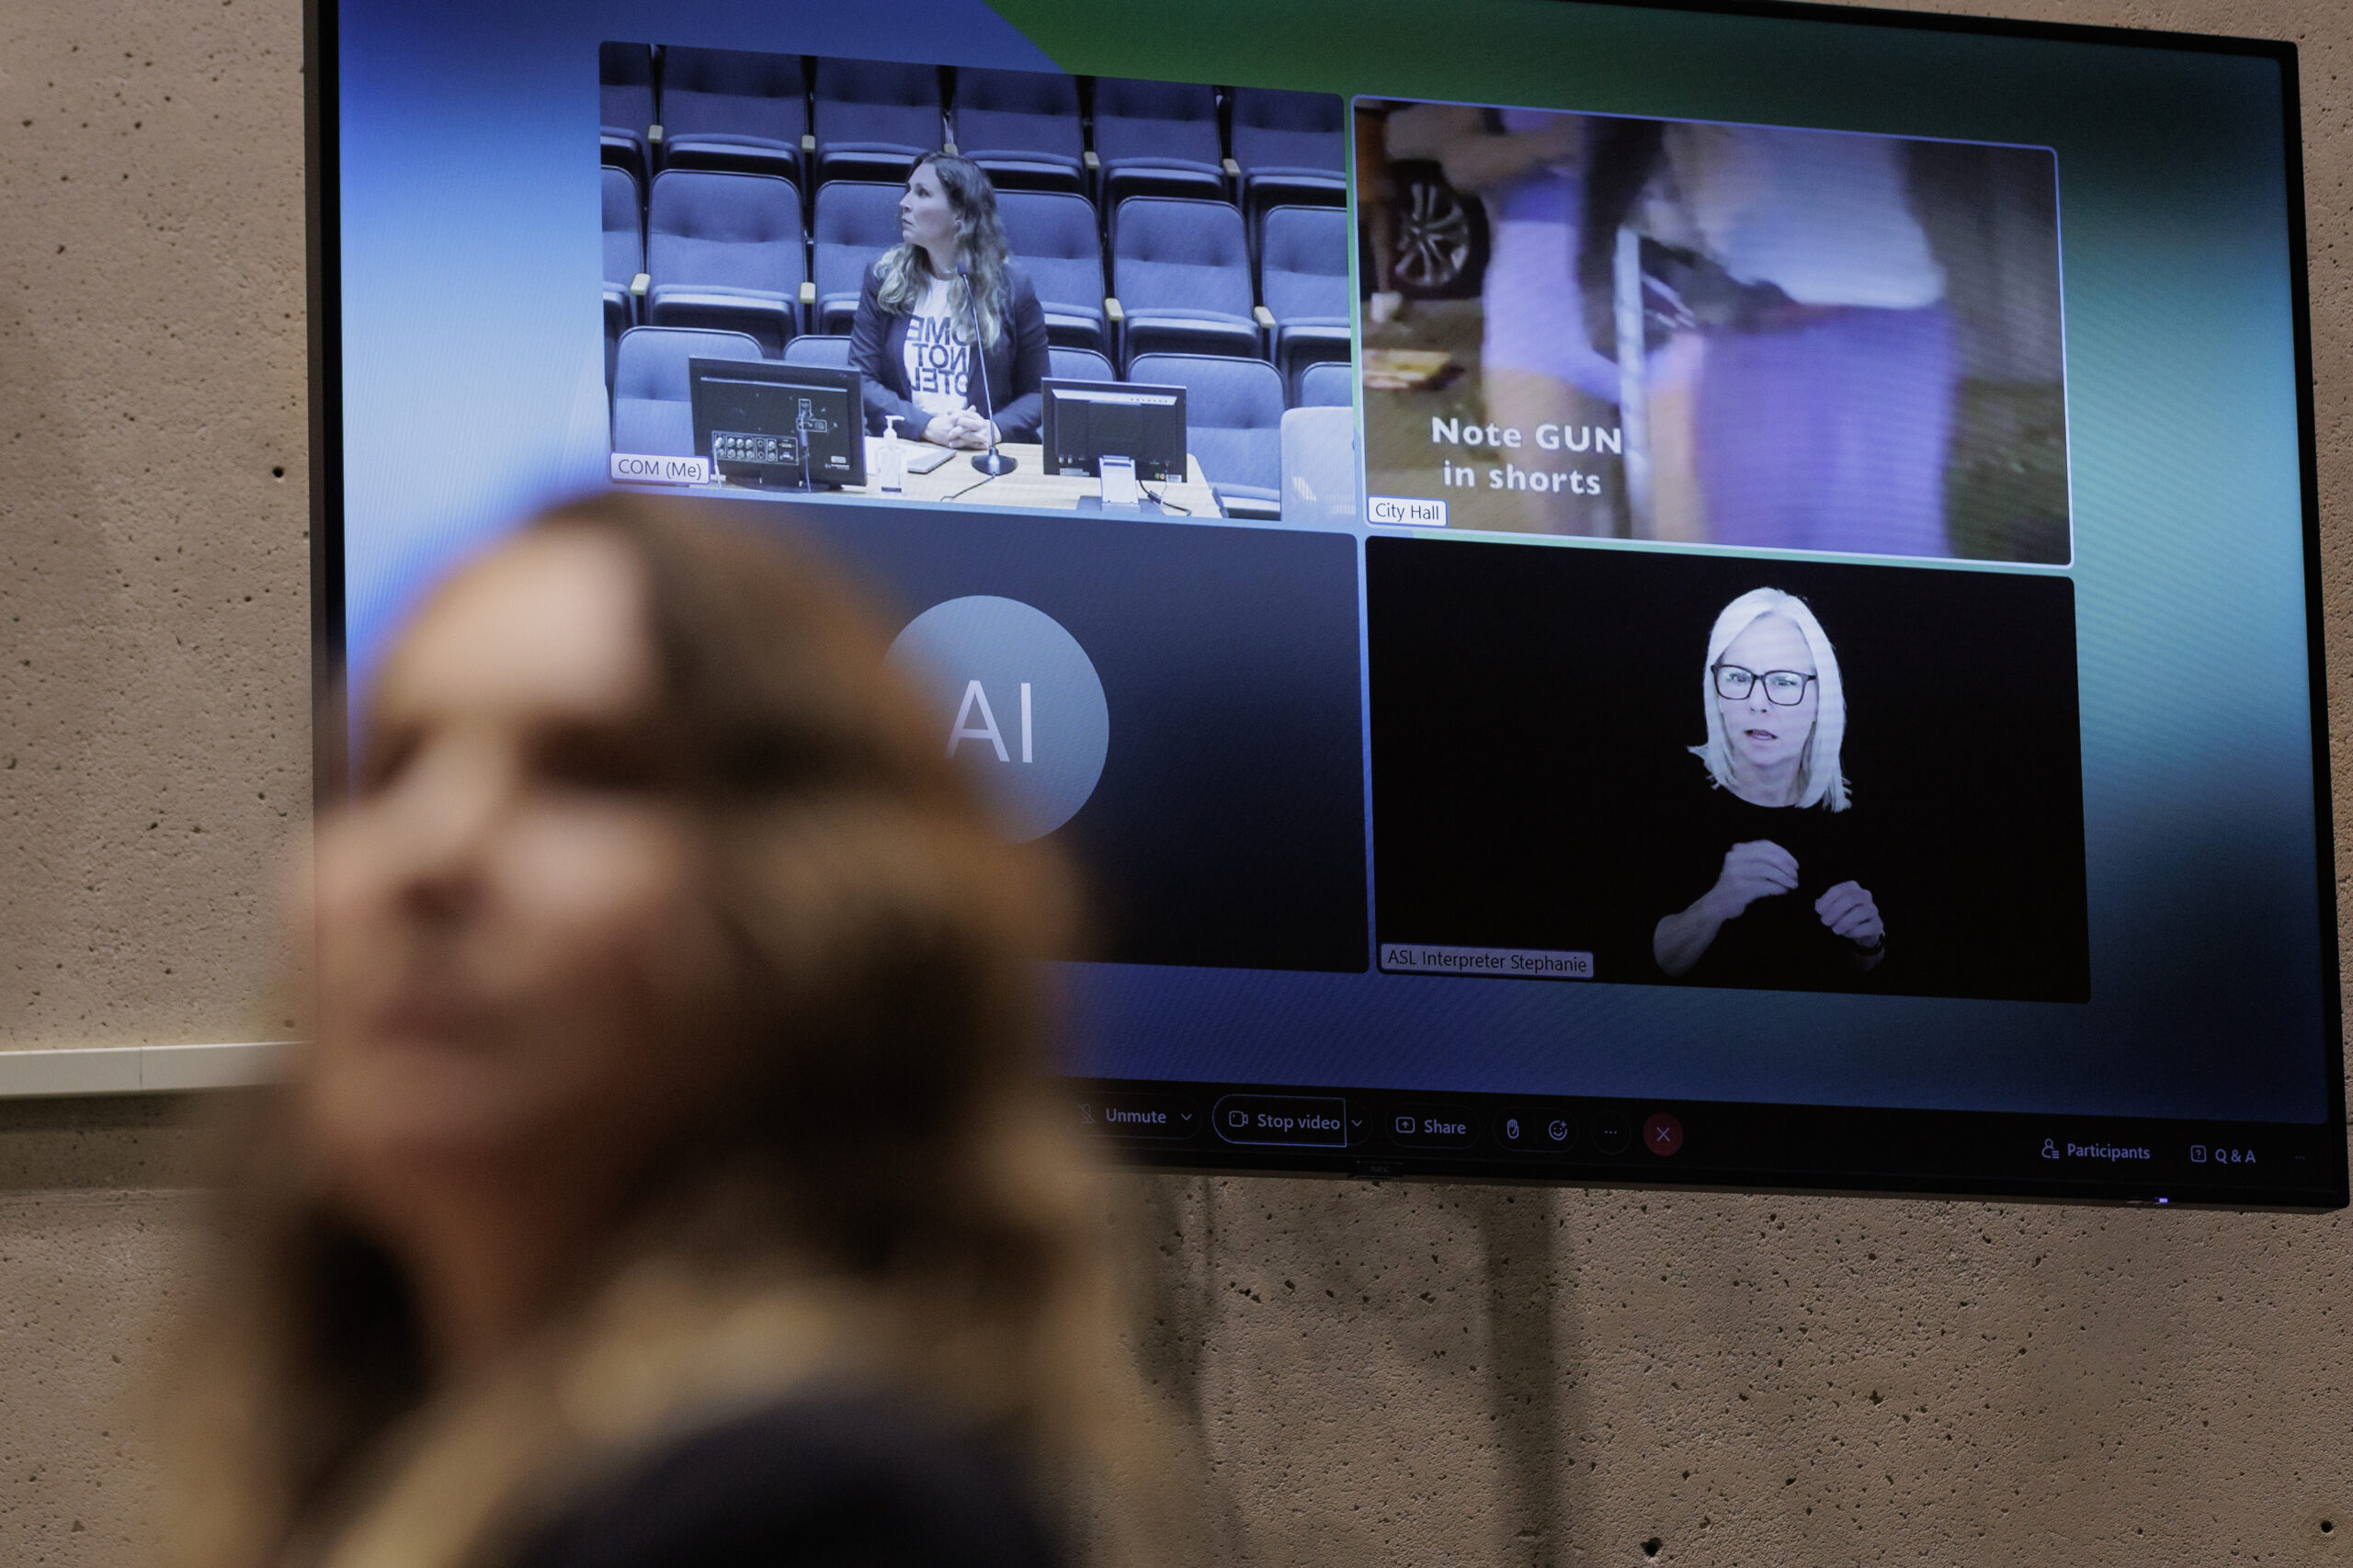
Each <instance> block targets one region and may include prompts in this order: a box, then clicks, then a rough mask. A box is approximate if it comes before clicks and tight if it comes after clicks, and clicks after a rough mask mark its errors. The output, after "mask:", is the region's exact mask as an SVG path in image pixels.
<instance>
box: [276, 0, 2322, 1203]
mask: <svg viewBox="0 0 2353 1568" xmlns="http://www.w3.org/2000/svg"><path fill="white" fill-rule="evenodd" d="M1557 3H1560V4H1570V5H1574V4H1583V3H1586V0H1557ZM1618 3H1619V4H1620V5H1623V4H1626V3H1628V0H1618ZM1634 3H1637V4H1641V5H1643V6H1645V8H1649V9H1654V10H1665V11H1688V12H1697V13H1705V14H1714V15H1724V16H1739V17H1756V18H1760V19H1780V20H1788V21H1792V22H1804V23H1810V24H1817V25H1819V24H1824V23H1829V24H1836V25H1839V26H1847V27H1859V28H1914V29H1921V30H1927V31H1934V32H1948V33H1957V34H1973V35H1980V36H1998V37H2006V38H2019V39H2030V40H2044V41H2049V42H2053V43H2076V44H2113V45H2120V46H2125V47H2130V48H2135V49H2160V50H2180V51H2188V52H2194V53H2206V54H2222V55H2237V56H2242V57H2251V58H2256V59H2262V60H2268V61H2269V62H2271V63H2272V64H2273V66H2274V67H2275V68H2276V69H2277V70H2278V71H2279V86H2280V103H2281V111H2282V112H2281V127H2280V137H2281V143H2282V153H2283V158H2282V162H2283V166H2284V174H2285V180H2286V186H2287V189H2286V198H2287V203H2286V210H2287V218H2288V247H2289V256H2288V262H2289V269H2290V312H2291V314H2292V316H2293V335H2294V358H2295V377H2296V419H2297V436H2298V451H2299V466H2300V475H2299V477H2300V481H2301V486H2302V513H2303V545H2304V551H2303V556H2304V599H2305V604H2304V610H2305V628H2306V634H2307V647H2308V661H2309V671H2310V689H2311V704H2310V707H2311V715H2312V727H2313V728H2312V743H2313V813H2314V818H2313V820H2314V824H2315V828H2316V834H2317V842H2316V843H2315V846H2314V851H2315V858H2316V862H2317V864H2316V868H2315V869H2316V875H2315V877H2314V886H2315V888H2316V889H2317V899H2318V908H2317V910H2316V911H2315V915H2316V918H2317V919H2318V921H2319V928H2320V931H2321V932H2322V934H2323V940H2322V944H2321V949H2322V970H2323V973H2322V995H2321V1007H2322V1016H2323V1020H2324V1028H2325V1041H2324V1047H2323V1054H2324V1055H2325V1059H2326V1060H2325V1063H2324V1069H2323V1070H2324V1074H2325V1085H2324V1094H2325V1099H2326V1102H2327V1106H2328V1119H2327V1120H2326V1121H2325V1122H2319V1123H2312V1124H2302V1123H2261V1124H2243V1123H2242V1124H2233V1123H2197V1122H2187V1121H2152V1120H2142V1119H2131V1118H2097V1117H2066V1116H2041V1115H2012V1114H2007V1113H1994V1112H1980V1111H1929V1110H1907V1109H1902V1108H1878V1107H1835V1106H1816V1105H1806V1106H1776V1105H1768V1104H1762V1103H1757V1102H1732V1103H1726V1102H1694V1101H1678V1100H1673V1099H1665V1098H1662V1099H1659V1100H1655V1101H1633V1100H1603V1099H1586V1100H1580V1099H1574V1098H1563V1097H1559V1096H1485V1095H1479V1096H1471V1095H1452V1096H1447V1095H1418V1094H1392V1093H1389V1092H1387V1091H1368V1090H1361V1089H1351V1088H1347V1087H1333V1086H1328V1085H1267V1084H1249V1085H1241V1084H1211V1083H1178V1082H1168V1081H1161V1080H1119V1081H1106V1080H1090V1079H1077V1078H1073V1079H1066V1080H1064V1083H1065V1084H1066V1085H1067V1086H1068V1090H1069V1095H1070V1104H1071V1107H1072V1111H1073V1115H1074V1118H1078V1117H1080V1116H1082V1110H1081V1108H1083V1107H1084V1108H1087V1109H1086V1111H1085V1112H1084V1113H1083V1114H1085V1115H1089V1116H1091V1115H1093V1114H1094V1112H1095V1109H1096V1108H1099V1107H1100V1106H1101V1105H1102V1103H1103V1101H1104V1098H1105V1096H1107V1095H1123V1096H1131V1097H1132V1098H1135V1099H1139V1100H1149V1099H1154V1098H1157V1099H1160V1100H1164V1101H1177V1100H1191V1101H1193V1102H1194V1103H1195V1114H1196V1116H1199V1115H1202V1114H1205V1113H1206V1112H1207V1111H1209V1110H1210V1109H1211V1108H1213V1107H1214V1105H1215V1104H1216V1103H1217V1102H1218V1101H1219V1100H1220V1099H1221V1098H1222V1096H1227V1095H1231V1094H1244V1095H1254V1096H1333V1097H1337V1098H1339V1099H1341V1100H1343V1101H1347V1100H1354V1101H1356V1102H1357V1104H1358V1106H1359V1107H1360V1108H1363V1109H1364V1110H1365V1111H1366V1112H1367V1114H1368V1115H1369V1116H1372V1117H1378V1116H1380V1115H1381V1114H1384V1113H1386V1114H1389V1115H1391V1116H1392V1119H1393V1117H1394V1116H1395V1115H1396V1114H1398V1113H1399V1112H1401V1111H1402V1110H1403V1109H1404V1108H1406V1107H1407V1106H1409V1105H1410V1106H1415V1107H1421V1106H1433V1107H1439V1108H1443V1107H1447V1106H1460V1107H1461V1108H1463V1109H1464V1110H1465V1111H1466V1113H1469V1114H1472V1115H1475V1116H1476V1117H1478V1118H1479V1119H1481V1129H1480V1131H1481V1137H1482V1141H1481V1142H1474V1143H1472V1145H1470V1146H1468V1147H1465V1148H1461V1149H1455V1150H1448V1149H1434V1148H1429V1147H1415V1146H1408V1145H1402V1144H1397V1143H1395V1142H1393V1141H1392V1140H1391V1139H1389V1138H1386V1137H1383V1136H1381V1135H1380V1134H1378V1133H1376V1134H1374V1135H1372V1136H1370V1137H1368V1138H1366V1139H1365V1140H1364V1141H1363V1142H1358V1143H1350V1144H1348V1145H1346V1146H1343V1147H1338V1148H1328V1147H1327V1148H1277V1147H1267V1146H1235V1145H1221V1144H1219V1143H1217V1142H1215V1141H1214V1140H1213V1139H1212V1138H1211V1135H1209V1134H1207V1133H1206V1132H1202V1131H1196V1132H1194V1133H1193V1134H1191V1135H1190V1136H1189V1137H1188V1138H1182V1139H1177V1138H1170V1139H1154V1138H1143V1137H1132V1136H1125V1137H1121V1138H1119V1139H1116V1140H1113V1139H1109V1138H1107V1139H1106V1140H1105V1142H1106V1143H1107V1144H1109V1145H1111V1146H1113V1147H1116V1148H1117V1149H1118V1151H1119V1153H1120V1155H1121V1156H1122V1157H1124V1158H1125V1159H1126V1160H1127V1161H1129V1162H1130V1163H1132V1164H1135V1165H1142V1166H1147V1167H1154V1168H1160V1169H1167V1170H1180V1171H1199V1172H1206V1173H1214V1174H1222V1175H1239V1174H1253V1173H1258V1174H1268V1175H1324V1176H1358V1177H1370V1178H1373V1179H1384V1178H1434V1179H1456V1180H1471V1181H1485V1182H1519V1183H1532V1184H1540V1185H1587V1186H1600V1187H1667V1188H1672V1187H1691V1188H1696V1189H1701V1190H1735V1191H1745V1192H1809V1191H1818V1192H1830V1193H1842V1194H1854V1195H1881V1196H1890V1197H1918V1196H1927V1195H1944V1196H1955V1197H1959V1196H1974V1197H1983V1198H2001V1199H2024V1200H2035V1201H2052V1202H2071V1203H2112V1204H2145V1205H2152V1206H2157V1205H2162V1206H2166V1207H2175V1208H2213V1207H2219V1208H2227V1209H2240V1210H2250V1209H2261V1210H2304V1211H2324V1210H2335V1209H2342V1208H2345V1207H2346V1206H2347V1146H2346V1092H2345V1057H2344V1029H2343V1016H2342V1002H2341V997H2340V994H2339V970H2340V963H2339V955H2338V950H2337V942H2336V934H2337V929H2338V927H2337V917H2336V863H2335V824H2334V812H2333V801H2332V793H2331V787H2330V776H2329V755H2330V754H2329V733H2328V700H2327V690H2328V687H2327V670H2326V646H2325V626H2326V622H2325V618H2324V615H2323V608H2322V604H2321V581H2322V578H2321V565H2322V562H2321V550H2320V489H2319V472H2318V470H2319V449H2318V437H2317V426H2316V421H2315V413H2314V405H2313V343H2312V314H2311V284H2310V276H2309V267H2308V263H2307V258H2306V229H2305V219H2304V160H2303V142H2302V105H2301V96H2300V94H2299V91H2298V77H2297V52H2296V48H2295V45H2294V44H2293V43H2292V42H2290V41H2287V40H2268V39H2245V38H2229V37H2222V36H2216V35H2208V34H2196V33H2169V32H2155V31H2143V30H2140V29H2135V28H2116V27H2093V26H2085V25H2080V24H2075V23H2061V22H2041V21H2020V20H2009V19H1999V18H1991V17H1964V16H1946V15H1936V14H1929V13H1922V12H1914V11H1892V10H1882V9H1877V8H1871V7H1863V6H1835V5H1808V4H1802V3H1798V0H1634ZM336 4H337V0H304V6H303V51H304V61H305V67H306V69H305V72H304V105H303V108H304V153H305V164H306V176H307V177H306V181H305V210H306V215H307V220H308V222H307V230H308V244H307V265H308V295H309V318H308V320H309V331H310V394H311V395H310V419H311V524H312V526H311V633H312V639H311V643H312V683H313V699H314V710H315V712H316V713H317V714H318V715H319V721H318V722H317V724H316V726H315V728H314V731H313V797H314V803H315V804H316V805H317V806H318V807H320V808H322V809H324V808H326V807H329V806H331V805H333V804H334V803H335V801H337V800H338V799H339V798H340V796H341V792H342V790H343V788H344V778H345V776H346V767H345V759H346V756H347V746H346V738H347V737H346V732H345V725H344V722H343V719H342V717H341V714H342V703H341V694H342V679H343V653H344V630H345V608H346V607H345V597H344V568H345V548H344V538H343V517H344V480H345V476H344V472H343V429H344V425H343V408H342V404H341V401H340V389H341V388H342V385H343V352H342V341H343V334H342V312H341V277H342V244H341V217H342V202H341V188H340V183H339V169H340V151H341V148H340V135H339V132H340V120H339V115H340V109H341V99H340V94H339V83H338V81H337V78H336V65H337V62H338V60H339V51H338V50H337V48H336V40H337V36H338V29H337V17H336ZM584 309H585V306H584ZM1368 939H1369V937H1368ZM1529 1105H1537V1106H1546V1107H1559V1108H1563V1109H1564V1110H1568V1111H1571V1112H1574V1114H1576V1115H1578V1116H1580V1117H1582V1118H1584V1119H1585V1120H1584V1121H1583V1122H1581V1123H1580V1132H1581V1133H1582V1134H1583V1135H1585V1136H1586V1137H1587V1138H1589V1137H1590V1133H1591V1128H1592V1127H1593V1125H1594V1124H1595V1122H1596V1120H1597V1119H1598V1118H1600V1117H1603V1116H1605V1115H1608V1116H1617V1117H1620V1118H1639V1119H1638V1120H1637V1121H1636V1122H1635V1125H1636V1126H1637V1127H1639V1126H1640V1125H1641V1124H1642V1122H1643V1121H1646V1120H1647V1119H1649V1118H1650V1117H1651V1116H1653V1115H1655V1114H1660V1113H1665V1114H1669V1115H1673V1116H1675V1117H1677V1119H1678V1121H1679V1122H1680V1123H1681V1124H1682V1125H1683V1127H1684V1128H1685V1129H1686V1131H1687V1135H1690V1134H1696V1136H1688V1142H1686V1143H1685V1145H1684V1148H1683V1149H1682V1150H1681V1151H1678V1153H1676V1154H1675V1155H1673V1156H1667V1157H1654V1156H1651V1155H1648V1154H1646V1153H1643V1151H1642V1150H1641V1149H1639V1148H1634V1147H1630V1148H1629V1149H1627V1150H1626V1151H1625V1152H1623V1153H1606V1152H1604V1151H1602V1150H1601V1149H1599V1148H1597V1146H1595V1145H1594V1144H1592V1143H1591V1142H1586V1143H1585V1144H1583V1146H1582V1147H1581V1148H1575V1149H1572V1150H1571V1152H1570V1153H1567V1154H1565V1155H1558V1156H1550V1157H1542V1156H1529V1155H1521V1154H1518V1153H1508V1152H1506V1151H1504V1150H1503V1149H1501V1148H1499V1147H1498V1146H1496V1145H1495V1143H1494V1142H1491V1141H1487V1139H1486V1133H1487V1128H1486V1121H1487V1120H1488V1119H1495V1118H1500V1117H1501V1116H1503V1115H1505V1114H1506V1113H1507V1112H1508V1111H1509V1109H1511V1108H1514V1107H1523V1106H1529ZM1392 1125H1393V1120H1392ZM2192 1133H2196V1134H2198V1135H2200V1136H2204V1137H2210V1138H2213V1139H2215V1140H2217V1142H2215V1143H2213V1144H2210V1145H2208V1147H2210V1148H2211V1147H2217V1146H2226V1143H2225V1141H2227V1140H2231V1139H2242V1140H2245V1141H2246V1142H2247V1143H2248V1145H2249V1146H2252V1147H2256V1148H2257V1149H2258V1151H2259V1150H2260V1149H2261V1147H2263V1145H2262V1144H2261V1143H2260V1142H2257V1141H2258V1140H2263V1139H2273V1140H2278V1139H2279V1138H2281V1137H2282V1136H2283V1135H2284V1136H2285V1138H2286V1140H2287V1143H2286V1144H2281V1145H2280V1146H2279V1153H2281V1154H2282V1155H2283V1156H2286V1157H2287V1158H2288V1162H2289V1163H2293V1162H2292V1156H2293V1155H2294V1154H2295V1153H2302V1155H2303V1156H2304V1158H2305V1160H2306V1161H2307V1162H2308V1163H2310V1164H2311V1165H2313V1166H2315V1167H2316V1168H2317V1171H2318V1175H2317V1177H2316V1178H2315V1179H2313V1180H2310V1181H2302V1180H2286V1181H2282V1180H2279V1179H2277V1178H2275V1177H2274V1176H2273V1175H2272V1173H2273V1172H2274V1171H2279V1170H2282V1169H2283V1168H2284V1166H2283V1165H2282V1164H2281V1163H2279V1162H2274V1163H2272V1164H2268V1165H2260V1166H2259V1173H2260V1174H2257V1172H2258V1167H2257V1166H2245V1165H2242V1166H2240V1167H2239V1169H2240V1171H2241V1173H2242V1174H2241V1175H2240V1176H2232V1177H2219V1176H2215V1175H2214V1172H2215V1171H2217V1170H2219V1169H2222V1168H2223V1167H2221V1166H2218V1165H2213V1164H2212V1163H2211V1161H2210V1162H2209V1163H2208V1164H2207V1165H2206V1168H2205V1170H2204V1171H2203V1172H2202V1173H2199V1172H2194V1171H2193V1170H2192V1169H2191V1166H2190V1164H2189V1163H2188V1160H2187V1157H2186V1148H2187V1144H2188V1141H2189V1135H2190V1134H2192ZM2159 1134H2164V1135H2165V1136H2167V1137H2169V1138H2172V1139H2174V1140H2175V1141H2176V1142H2177V1143H2178V1144H2179V1145H2180V1146H2181V1148H2180V1150H2179V1151H2177V1153H2178V1157H2177V1158H2174V1159H2170V1160H2166V1161H2158V1160H2154V1159H2152V1160H2151V1161H2148V1162H2131V1165H2133V1166H2135V1167H2137V1168H2133V1169H2127V1170H2123V1171H2120V1172H2111V1173H2100V1172H2097V1171H2093V1172H2088V1173H2086V1174H2085V1175H2083V1176H2071V1175H2067V1174H2064V1173H2062V1174H2059V1175H2053V1174H2051V1173H2049V1172H2045V1171H2040V1170H2037V1169H2036V1168H2035V1165H2036V1164H2037V1162H2038V1161H2039V1158H2040V1155H2039V1149H2040V1139H2041V1138H2043V1137H2054V1138H2070V1139H2072V1138H2073V1137H2075V1136H2077V1135H2080V1137H2081V1138H2083V1139H2084V1140H2085V1141H2086V1142H2107V1143H2111V1144H2138V1143H2140V1142H2143V1141H2147V1140H2153V1139H2154V1138H2155V1137H2156V1136H2157V1135H2159ZM1989 1141H1990V1142H1989ZM1994 1142H1998V1143H2000V1145H2001V1146H2002V1148H2003V1150H2004V1151H2005V1152H2004V1153H2003V1154H2002V1156H2001V1159H2000V1160H1999V1161H1998V1162H1997V1161H1995V1160H1994V1159H1992V1158H1991V1157H1989V1156H1988V1155H1987V1154H1986V1153H1984V1151H1985V1150H1986V1149H1987V1148H1989V1147H1990V1146H1991V1144H1992V1143H1994ZM2289 1144H2292V1145H2294V1147H2292V1148H2291V1147H2289V1146H2288V1145H2289ZM2227 1146H2232V1147H2235V1146H2236V1145H2227ZM1711 1149H1712V1150H1713V1151H1714V1153H1712V1154H1711V1153H1710V1151H1711ZM2021 1149H2023V1151H2024V1152H2023V1153H2021V1152H2020V1150H2021ZM1898 1151H1903V1152H1904V1153H1898ZM1972 1151H1975V1152H1974V1153H1972ZM2152 1152H2153V1153H2154V1143H2152ZM1687 1156H1688V1157H1687ZM2176 1174H2179V1175H2180V1176H2182V1178H2183V1179H2180V1180H2175V1179H2173V1177H2174V1176H2175V1175H2176Z"/></svg>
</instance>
